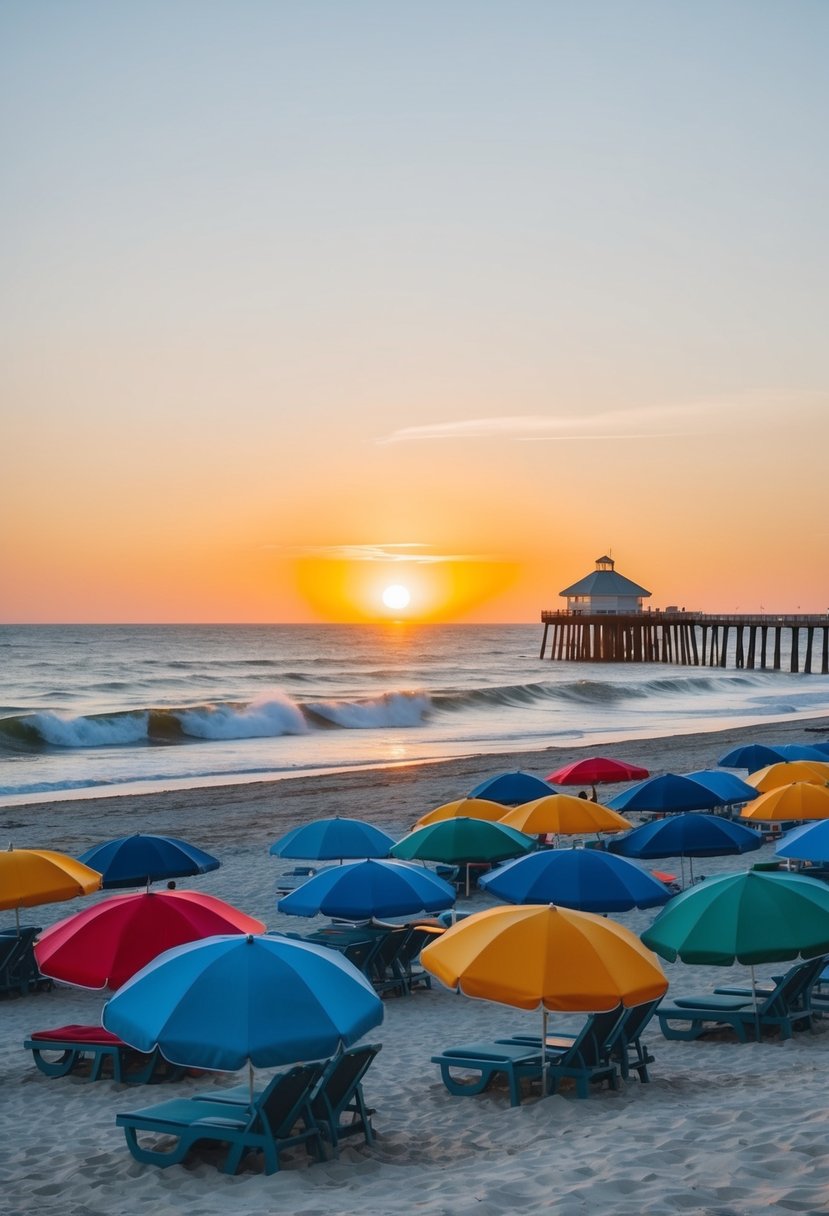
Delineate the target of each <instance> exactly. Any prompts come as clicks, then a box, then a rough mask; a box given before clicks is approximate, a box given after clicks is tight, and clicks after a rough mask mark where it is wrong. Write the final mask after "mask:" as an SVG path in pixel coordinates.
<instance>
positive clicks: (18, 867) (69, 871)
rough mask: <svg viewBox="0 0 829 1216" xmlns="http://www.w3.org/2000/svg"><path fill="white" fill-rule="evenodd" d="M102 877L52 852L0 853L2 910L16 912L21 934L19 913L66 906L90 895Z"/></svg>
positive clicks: (78, 862)
mask: <svg viewBox="0 0 829 1216" xmlns="http://www.w3.org/2000/svg"><path fill="white" fill-rule="evenodd" d="M100 886H101V875H100V874H99V873H98V871H97V870H93V869H91V868H90V867H89V866H86V865H84V864H83V862H80V861H76V860H75V858H74V857H67V855H66V854H65V853H55V852H53V851H52V850H50V849H15V848H13V847H12V845H9V847H8V849H7V850H5V851H4V852H2V853H0V908H14V914H15V920H16V923H17V928H18V931H19V930H20V909H21V908H36V907H39V906H40V905H41V904H53V903H63V902H64V901H65V900H67V899H75V898H77V896H79V895H91V894H92V892H93V891H98V890H99V889H100Z"/></svg>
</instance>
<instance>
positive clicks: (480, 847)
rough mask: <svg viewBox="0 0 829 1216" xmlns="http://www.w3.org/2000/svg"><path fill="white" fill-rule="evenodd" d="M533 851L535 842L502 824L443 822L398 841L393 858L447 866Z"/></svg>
mask: <svg viewBox="0 0 829 1216" xmlns="http://www.w3.org/2000/svg"><path fill="white" fill-rule="evenodd" d="M534 848H535V841H534V840H532V839H531V838H530V837H529V836H525V835H524V833H523V832H517V831H515V829H514V828H511V827H506V826H505V825H504V824H503V823H488V822H487V821H486V820H484V819H462V818H461V819H443V820H441V821H440V822H439V823H430V824H427V825H426V827H425V828H417V829H416V830H415V831H414V832H410V833H409V834H408V836H404V837H403V839H402V840H398V842H397V844H396V845H394V846H393V848H392V854H393V856H395V857H399V858H402V859H404V860H406V861H416V860H420V861H443V862H447V863H449V864H451V865H458V864H464V863H466V862H470V861H503V860H504V858H505V857H517V856H518V854H519V853H529V851H530V850H531V849H534Z"/></svg>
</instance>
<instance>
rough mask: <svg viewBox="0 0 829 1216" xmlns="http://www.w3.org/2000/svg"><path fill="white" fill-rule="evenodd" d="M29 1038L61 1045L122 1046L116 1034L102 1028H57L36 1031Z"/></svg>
mask: <svg viewBox="0 0 829 1216" xmlns="http://www.w3.org/2000/svg"><path fill="white" fill-rule="evenodd" d="M29 1037H30V1038H32V1039H46V1040H53V1041H58V1042H61V1043H67V1042H68V1043H93V1044H95V1045H96V1046H99V1047H104V1046H112V1045H114V1046H118V1045H122V1040H121V1039H119V1038H118V1036H117V1034H111V1033H110V1031H109V1030H104V1028H103V1026H74V1025H73V1026H58V1027H56V1028H55V1029H54V1030H36V1031H35V1032H34V1034H32V1035H30V1036H29Z"/></svg>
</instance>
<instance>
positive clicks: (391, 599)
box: [383, 583, 412, 609]
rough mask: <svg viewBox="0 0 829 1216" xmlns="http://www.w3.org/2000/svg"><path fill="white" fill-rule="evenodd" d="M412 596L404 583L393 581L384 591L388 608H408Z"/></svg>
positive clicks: (384, 600) (384, 598)
mask: <svg viewBox="0 0 829 1216" xmlns="http://www.w3.org/2000/svg"><path fill="white" fill-rule="evenodd" d="M411 598H412V597H411V595H410V594H409V589H408V587H404V586H403V585H402V583H392V584H391V586H390V587H386V589H385V591H384V592H383V603H384V604H385V605H386V607H387V608H395V609H399V608H408V606H409V602H410V600H411Z"/></svg>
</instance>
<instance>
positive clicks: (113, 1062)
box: [23, 1024, 184, 1085]
mask: <svg viewBox="0 0 829 1216" xmlns="http://www.w3.org/2000/svg"><path fill="white" fill-rule="evenodd" d="M23 1046H24V1047H25V1048H26V1049H27V1051H31V1053H32V1055H33V1057H34V1062H35V1064H36V1065H37V1066H38V1068H39V1069H40V1071H41V1072H42V1073H45V1074H46V1076H47V1077H67V1076H69V1075H70V1074H71V1075H77V1076H79V1077H81V1078H82V1079H84V1080H87V1081H100V1080H101V1079H102V1078H103V1077H104V1075H105V1073H106V1075H108V1076H111V1078H112V1080H113V1081H119V1082H129V1083H130V1084H133V1085H147V1084H150V1083H151V1082H154V1081H163V1080H173V1081H175V1080H178V1079H179V1078H180V1077H182V1076H183V1075H184V1069H183V1068H179V1067H178V1066H177V1065H174V1064H169V1063H168V1062H167V1060H165V1059H164V1057H163V1056H162V1055H161V1053H160V1052H158V1051H153V1052H149V1053H146V1054H145V1053H144V1052H141V1051H136V1050H135V1048H133V1047H130V1046H128V1045H127V1044H126V1043H124V1042H123V1040H122V1039H119V1038H118V1036H117V1035H114V1034H110V1032H109V1031H108V1030H104V1028H103V1027H102V1026H82V1025H74V1024H73V1025H68V1026H58V1027H56V1028H55V1029H53V1030H38V1031H35V1033H34V1034H33V1035H31V1037H30V1038H28V1039H26V1041H25V1043H24V1044H23Z"/></svg>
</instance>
